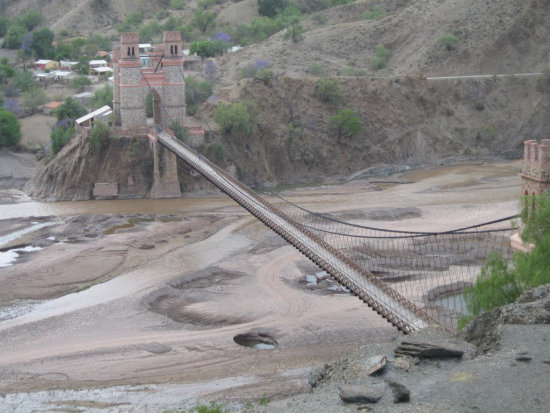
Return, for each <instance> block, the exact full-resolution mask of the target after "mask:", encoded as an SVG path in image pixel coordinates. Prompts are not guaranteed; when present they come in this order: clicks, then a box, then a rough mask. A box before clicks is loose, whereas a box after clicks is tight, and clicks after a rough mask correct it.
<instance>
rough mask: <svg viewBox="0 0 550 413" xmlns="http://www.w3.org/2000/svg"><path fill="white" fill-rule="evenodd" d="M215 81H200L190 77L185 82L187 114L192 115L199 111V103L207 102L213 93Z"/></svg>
mask: <svg viewBox="0 0 550 413" xmlns="http://www.w3.org/2000/svg"><path fill="white" fill-rule="evenodd" d="M213 86H214V83H213V82H211V81H209V80H204V81H199V80H197V79H195V78H193V77H188V78H187V79H186V82H185V105H186V107H187V115H189V116H192V115H194V114H195V113H196V112H197V109H198V107H199V105H201V104H202V103H204V102H206V99H208V98H209V97H210V95H212V88H213Z"/></svg>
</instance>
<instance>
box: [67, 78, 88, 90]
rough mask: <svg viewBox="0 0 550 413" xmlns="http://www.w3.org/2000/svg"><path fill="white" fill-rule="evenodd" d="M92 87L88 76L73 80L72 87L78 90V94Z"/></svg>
mask: <svg viewBox="0 0 550 413" xmlns="http://www.w3.org/2000/svg"><path fill="white" fill-rule="evenodd" d="M91 85H92V81H91V80H90V79H89V78H88V76H77V77H75V78H74V79H73V80H71V87H72V88H74V89H76V90H77V91H78V92H84V90H86V88H87V87H88V86H91Z"/></svg>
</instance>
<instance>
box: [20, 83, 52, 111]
mask: <svg viewBox="0 0 550 413" xmlns="http://www.w3.org/2000/svg"><path fill="white" fill-rule="evenodd" d="M22 98H23V104H24V105H25V106H26V107H27V109H28V110H29V111H30V112H31V113H35V112H36V111H37V110H38V108H39V107H40V106H42V105H43V104H44V103H46V100H47V97H46V92H45V91H44V89H42V88H41V87H38V86H37V87H34V88H32V89H29V90H27V91H26V92H23V94H22Z"/></svg>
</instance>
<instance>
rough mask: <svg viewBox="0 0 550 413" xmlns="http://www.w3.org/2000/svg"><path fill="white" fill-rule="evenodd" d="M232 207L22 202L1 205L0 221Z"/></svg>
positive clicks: (178, 202)
mask: <svg viewBox="0 0 550 413" xmlns="http://www.w3.org/2000/svg"><path fill="white" fill-rule="evenodd" d="M232 205H235V206H236V204H235V203H234V202H233V201H231V200H230V199H229V198H227V197H224V196H212V197H183V198H177V199H128V200H113V201H76V202H23V203H20V204H8V205H2V207H1V208H0V220H2V219H10V218H27V217H44V216H70V215H73V216H76V215H92V214H132V213H147V214H172V213H174V214H176V213H190V212H200V211H201V210H202V209H204V208H205V207H207V208H208V209H210V210H212V209H214V210H215V209H216V208H222V207H227V206H232Z"/></svg>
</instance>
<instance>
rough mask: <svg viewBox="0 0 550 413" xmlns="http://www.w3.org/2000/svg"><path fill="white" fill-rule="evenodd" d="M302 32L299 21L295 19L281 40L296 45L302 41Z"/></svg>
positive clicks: (303, 30)
mask: <svg viewBox="0 0 550 413" xmlns="http://www.w3.org/2000/svg"><path fill="white" fill-rule="evenodd" d="M304 32H305V29H304V28H303V27H302V25H301V24H300V19H299V18H296V19H294V20H293V22H292V23H291V24H290V26H288V27H287V29H286V32H285V34H284V35H283V38H284V39H285V40H292V43H298V42H301V41H302V40H304Z"/></svg>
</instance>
